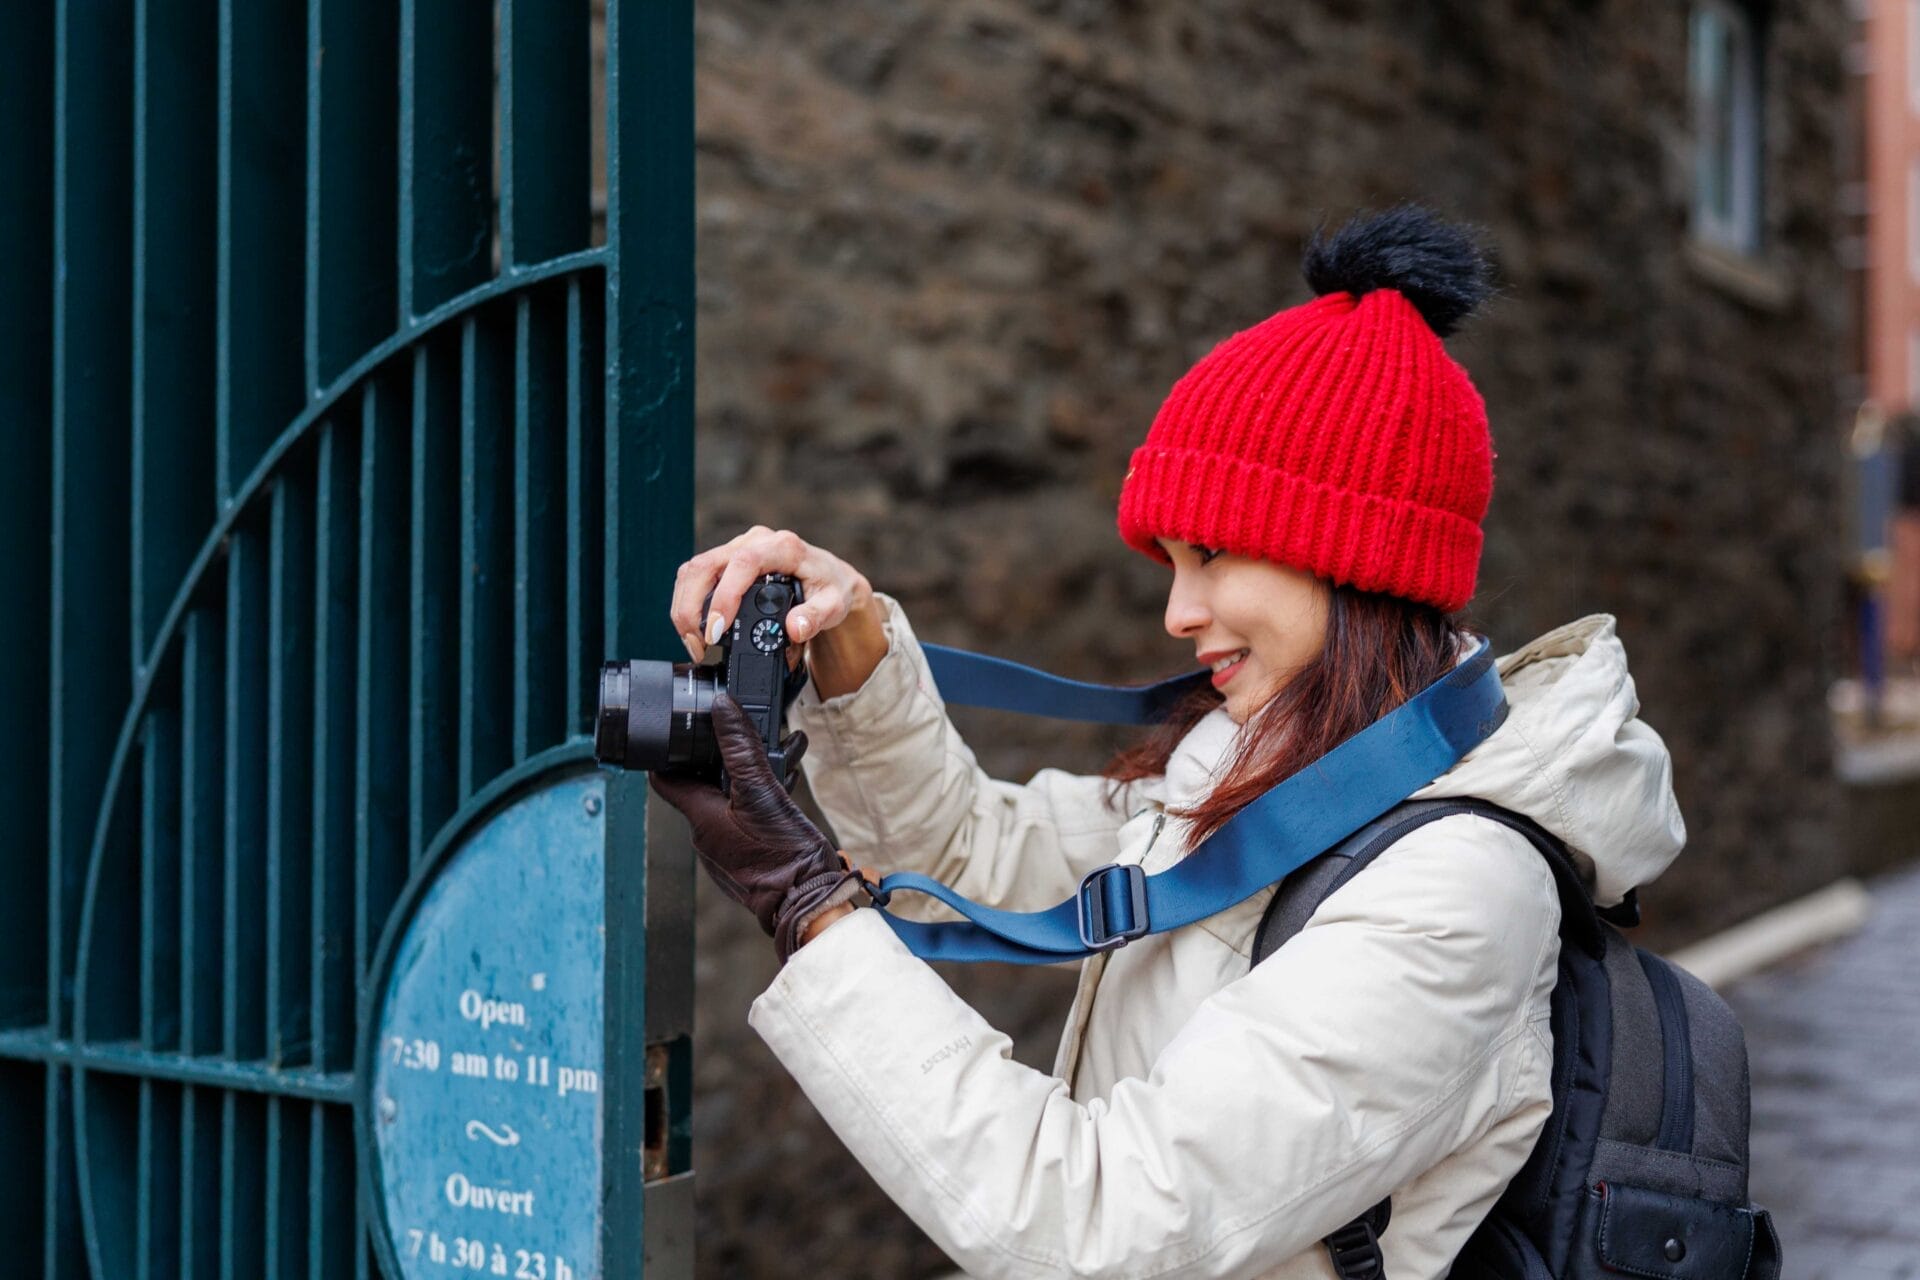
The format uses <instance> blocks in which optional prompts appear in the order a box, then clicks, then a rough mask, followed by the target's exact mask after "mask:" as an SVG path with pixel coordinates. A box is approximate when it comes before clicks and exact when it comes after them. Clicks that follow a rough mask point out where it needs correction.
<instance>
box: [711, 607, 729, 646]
mask: <svg viewBox="0 0 1920 1280" xmlns="http://www.w3.org/2000/svg"><path fill="white" fill-rule="evenodd" d="M726 630H727V620H726V619H725V618H723V617H721V616H720V615H719V614H717V613H716V614H714V615H713V616H712V617H711V618H709V619H708V620H707V643H708V644H719V643H720V637H721V636H723V635H725V634H726Z"/></svg>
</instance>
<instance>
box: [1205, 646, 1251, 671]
mask: <svg viewBox="0 0 1920 1280" xmlns="http://www.w3.org/2000/svg"><path fill="white" fill-rule="evenodd" d="M1252 652H1253V650H1251V649H1240V650H1237V651H1235V652H1233V653H1230V654H1228V655H1227V656H1226V657H1224V658H1219V659H1216V660H1215V661H1214V663H1213V666H1212V668H1211V669H1212V671H1213V674H1215V675H1219V674H1220V673H1221V672H1222V671H1225V670H1226V669H1227V668H1228V667H1231V666H1233V665H1234V664H1236V663H1239V662H1244V661H1246V658H1247V655H1248V654H1250V653H1252Z"/></svg>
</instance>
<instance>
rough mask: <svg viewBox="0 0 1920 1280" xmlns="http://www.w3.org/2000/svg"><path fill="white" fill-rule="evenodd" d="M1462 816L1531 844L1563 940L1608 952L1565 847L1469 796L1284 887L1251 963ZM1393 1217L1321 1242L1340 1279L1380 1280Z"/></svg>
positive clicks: (1413, 809) (1377, 1213)
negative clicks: (1391, 859)
mask: <svg viewBox="0 0 1920 1280" xmlns="http://www.w3.org/2000/svg"><path fill="white" fill-rule="evenodd" d="M1462 813H1469V814H1474V815H1475V816H1478V817H1482V818H1489V819H1491V820H1493V821H1494V822H1498V823H1500V824H1501V825H1502V826H1506V827H1511V828H1512V829H1513V830H1515V831H1518V832H1519V833H1520V834H1521V835H1523V836H1525V837H1526V838H1527V839H1528V840H1529V841H1531V842H1532V844H1533V846H1534V847H1535V848H1536V849H1538V850H1539V851H1540V853H1541V856H1543V857H1545V858H1546V860H1547V865H1548V867H1550V868H1551V869H1552V871H1553V882H1554V887H1555V889H1557V890H1558V892H1559V897H1560V934H1561V937H1562V938H1564V939H1566V940H1568V941H1571V942H1574V943H1576V944H1578V945H1581V946H1583V947H1585V948H1586V949H1588V950H1589V951H1591V952H1592V953H1593V954H1594V955H1595V956H1598V955H1600V954H1601V953H1602V951H1603V950H1604V948H1605V945H1606V935H1605V931H1604V930H1602V929H1601V927H1600V918H1599V916H1598V914H1597V913H1596V912H1595V911H1594V906H1593V899H1592V897H1591V896H1589V895H1588V893H1587V891H1586V887H1585V886H1584V885H1583V884H1581V882H1580V876H1579V873H1578V871H1576V870H1575V868H1574V865H1573V858H1572V857H1571V856H1570V855H1569V854H1568V853H1567V849H1566V846H1565V845H1564V844H1562V843H1561V842H1560V840H1559V839H1558V838H1557V837H1555V836H1554V835H1553V834H1552V833H1551V832H1549V831H1547V830H1546V828H1544V827H1542V826H1540V825H1539V824H1538V823H1536V822H1534V821H1533V820H1532V819H1530V818H1527V817H1525V816H1523V815H1521V814H1518V813H1514V812H1513V811H1512V810H1510V809H1503V808H1501V807H1500V806H1499V805H1497V804H1492V803H1490V802H1488V801H1485V800H1476V799H1473V798H1471V797H1465V798H1461V799H1448V800H1410V801H1407V802H1406V803H1405V804H1401V805H1397V806H1395V807H1394V808H1392V809H1389V810H1388V811H1387V812H1386V813H1383V814H1381V815H1380V816H1379V817H1378V818H1375V819H1374V820H1373V821H1372V822H1369V823H1368V824H1367V825H1366V826H1364V827H1361V828H1360V829H1359V830H1358V831H1355V832H1354V833H1353V834H1352V835H1350V836H1348V837H1347V838H1346V839H1345V840H1342V841H1341V842H1340V843H1339V844H1338V845H1336V846H1334V847H1333V848H1331V849H1329V850H1327V852H1325V853H1323V854H1321V855H1320V856H1319V857H1317V858H1315V859H1314V860H1313V861H1311V862H1309V863H1307V864H1306V865H1304V866H1302V867H1301V868H1300V869H1299V870H1297V871H1295V872H1293V874H1291V875H1289V876H1288V877H1287V878H1286V879H1285V880H1282V881H1281V882H1280V888H1279V890H1278V891H1277V892H1275V894H1274V895H1273V900H1272V901H1271V902H1269V903H1268V904H1267V910H1266V913H1265V914H1264V915H1262V916H1261V917H1260V928H1259V930H1258V931H1257V932H1256V933H1255V934H1254V939H1253V963H1254V964H1256V965H1257V964H1259V963H1260V962H1261V961H1262V960H1265V959H1266V958H1267V957H1268V956H1270V955H1272V954H1273V953H1274V952H1275V951H1278V950H1279V949H1280V946H1281V944H1282V943H1284V942H1286V941H1287V939H1289V938H1291V937H1293V936H1294V935H1295V934H1297V933H1299V932H1300V930H1301V929H1303V928H1305V927H1306V923H1307V920H1308V919H1309V918H1310V917H1311V916H1312V915H1313V913H1314V911H1315V910H1316V909H1317V908H1318V907H1319V906H1320V904H1321V903H1322V902H1325V901H1326V900H1327V899H1328V898H1329V897H1331V896H1332V895H1333V892H1334V891H1335V890H1336V889H1338V888H1339V887H1340V886H1341V885H1343V884H1345V883H1346V882H1347V881H1349V880H1351V879H1353V877H1355V876H1357V875H1359V874H1360V873H1361V872H1362V871H1364V870H1366V868H1367V866H1368V864H1369V863H1371V862H1372V861H1373V860H1374V859H1375V858H1377V857H1379V856H1380V855H1381V854H1382V853H1384V852H1386V850H1387V849H1389V848H1391V847H1392V846H1393V844H1394V842H1395V841H1397V840H1399V839H1400V838H1401V837H1402V836H1405V835H1406V834H1407V833H1408V832H1410V831H1413V830H1415V829H1417V828H1419V827H1424V826H1426V825H1427V824H1428V823H1429V822H1438V821H1439V820H1440V819H1441V818H1449V817H1452V816H1454V815H1456V814H1462ZM1392 1213H1393V1201H1392V1199H1391V1198H1388V1199H1386V1200H1382V1201H1381V1202H1380V1203H1379V1204H1377V1205H1375V1206H1373V1208H1371V1209H1369V1210H1367V1212H1365V1213H1363V1214H1361V1215H1360V1216H1359V1217H1358V1218H1355V1219H1354V1220H1353V1221H1352V1222H1349V1223H1348V1224H1347V1225H1346V1226H1344V1227H1342V1228H1340V1230H1338V1231H1336V1232H1334V1233H1333V1234H1332V1235H1330V1236H1328V1237H1327V1238H1326V1239H1324V1240H1323V1241H1321V1244H1322V1245H1324V1246H1325V1247H1326V1250H1327V1255H1328V1257H1329V1259H1330V1260H1331V1261H1332V1263H1333V1269H1334V1274H1335V1275H1337V1276H1339V1277H1340V1280H1380V1277H1382V1276H1383V1275H1384V1273H1385V1263H1384V1258H1383V1256H1382V1254H1381V1251H1380V1235H1381V1233H1382V1232H1384V1231H1385V1230H1386V1227H1387V1220H1388V1218H1389V1217H1390V1216H1391V1215H1392Z"/></svg>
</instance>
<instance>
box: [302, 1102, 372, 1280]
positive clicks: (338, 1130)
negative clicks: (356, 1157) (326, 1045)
mask: <svg viewBox="0 0 1920 1280" xmlns="http://www.w3.org/2000/svg"><path fill="white" fill-rule="evenodd" d="M310 1123H311V1125H312V1133H311V1136H310V1144H311V1145H310V1151H311V1159H312V1168H311V1172H310V1173H309V1175H308V1177H309V1185H310V1187H311V1189H312V1194H311V1195H310V1196H308V1198H307V1203H308V1204H309V1205H310V1206H311V1208H312V1216H311V1218H310V1219H309V1220H308V1223H307V1276H308V1280H348V1278H349V1277H350V1276H352V1275H353V1269H354V1262H353V1259H354V1255H355V1254H357V1253H360V1252H361V1249H360V1232H359V1221H358V1219H357V1217H356V1216H355V1209H354V1165H353V1112H352V1111H351V1110H350V1109H348V1108H346V1107H336V1106H329V1105H327V1104H324V1103H316V1104H314V1106H313V1107H312V1110H311V1120H310Z"/></svg>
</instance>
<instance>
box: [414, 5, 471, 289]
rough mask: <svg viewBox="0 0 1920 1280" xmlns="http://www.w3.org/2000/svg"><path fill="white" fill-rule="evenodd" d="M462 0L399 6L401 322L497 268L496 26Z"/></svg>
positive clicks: (469, 286) (468, 287) (467, 286)
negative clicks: (494, 195)
mask: <svg viewBox="0 0 1920 1280" xmlns="http://www.w3.org/2000/svg"><path fill="white" fill-rule="evenodd" d="M489 8H490V6H489V7H488V8H481V9H479V10H478V11H476V7H475V6H474V5H472V4H468V3H463V2H462V0H401V3H400V244H399V256H400V320H401V322H402V323H405V322H406V321H407V320H409V319H411V318H412V317H414V316H419V315H424V314H426V313H427V312H428V311H431V310H432V309H433V308H434V307H436V306H438V305H440V304H441V303H442V302H445V301H447V300H448V299H449V298H452V297H454V296H455V295H457V294H460V293H463V292H465V291H466V290H468V289H471V288H472V287H473V286H475V285H477V284H480V283H481V282H482V281H484V280H485V279H486V278H487V277H488V275H489V274H490V273H491V271H492V267H493V262H492V244H491V238H492V234H493V210H492V208H491V207H490V206H491V204H492V191H493V177H492V172H491V171H492V160H493V30H492V24H491V23H490V22H488V21H487V20H486V17H484V16H482V15H483V14H487V13H488V9H489Z"/></svg>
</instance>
